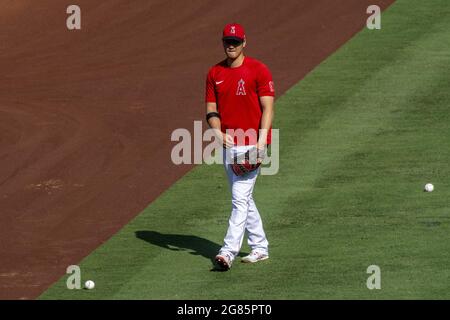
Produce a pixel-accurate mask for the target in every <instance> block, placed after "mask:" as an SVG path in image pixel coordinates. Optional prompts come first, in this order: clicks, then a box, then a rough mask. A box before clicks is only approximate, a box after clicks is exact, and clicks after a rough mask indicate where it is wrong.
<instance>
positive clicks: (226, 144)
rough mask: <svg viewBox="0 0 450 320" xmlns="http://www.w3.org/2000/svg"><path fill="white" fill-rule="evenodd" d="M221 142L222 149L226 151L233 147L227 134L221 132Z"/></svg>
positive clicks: (231, 140)
mask: <svg viewBox="0 0 450 320" xmlns="http://www.w3.org/2000/svg"><path fill="white" fill-rule="evenodd" d="M222 141H223V147H224V148H227V149H228V148H231V147H232V146H234V139H233V137H232V136H230V135H229V134H226V133H223V132H222Z"/></svg>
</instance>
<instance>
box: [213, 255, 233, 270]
mask: <svg viewBox="0 0 450 320" xmlns="http://www.w3.org/2000/svg"><path fill="white" fill-rule="evenodd" d="M215 261H216V264H217V265H218V266H219V267H220V268H221V269H223V270H228V269H230V268H231V265H232V264H233V258H232V256H231V254H229V253H219V254H218V255H217V256H216V257H215Z"/></svg>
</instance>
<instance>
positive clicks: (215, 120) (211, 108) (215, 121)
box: [206, 102, 222, 137]
mask: <svg viewBox="0 0 450 320" xmlns="http://www.w3.org/2000/svg"><path fill="white" fill-rule="evenodd" d="M214 112H217V104H215V103H212V102H208V103H207V104H206V114H207V115H208V114H210V113H214ZM207 121H208V125H209V127H210V128H211V129H214V131H215V133H216V135H217V136H218V137H219V136H221V134H222V131H221V123H220V118H219V117H211V118H209V119H208V120H207Z"/></svg>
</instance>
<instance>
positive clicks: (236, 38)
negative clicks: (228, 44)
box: [222, 37, 244, 42]
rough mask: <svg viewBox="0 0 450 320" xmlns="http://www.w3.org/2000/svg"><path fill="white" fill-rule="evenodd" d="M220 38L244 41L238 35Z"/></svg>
mask: <svg viewBox="0 0 450 320" xmlns="http://www.w3.org/2000/svg"><path fill="white" fill-rule="evenodd" d="M222 40H236V41H239V42H244V39H242V38H239V37H223V38H222Z"/></svg>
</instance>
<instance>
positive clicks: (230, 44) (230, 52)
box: [223, 39, 245, 59]
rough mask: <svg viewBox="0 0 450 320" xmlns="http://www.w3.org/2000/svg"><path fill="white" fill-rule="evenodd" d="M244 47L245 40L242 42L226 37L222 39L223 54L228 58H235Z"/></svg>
mask: <svg viewBox="0 0 450 320" xmlns="http://www.w3.org/2000/svg"><path fill="white" fill-rule="evenodd" d="M244 47H245V40H244V42H241V41H237V40H232V39H227V40H223V48H224V50H225V54H226V55H227V57H228V58H230V59H236V58H237V57H239V56H240V55H241V54H242V51H243V50H244Z"/></svg>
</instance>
